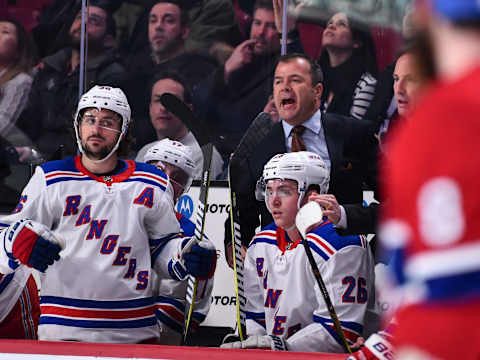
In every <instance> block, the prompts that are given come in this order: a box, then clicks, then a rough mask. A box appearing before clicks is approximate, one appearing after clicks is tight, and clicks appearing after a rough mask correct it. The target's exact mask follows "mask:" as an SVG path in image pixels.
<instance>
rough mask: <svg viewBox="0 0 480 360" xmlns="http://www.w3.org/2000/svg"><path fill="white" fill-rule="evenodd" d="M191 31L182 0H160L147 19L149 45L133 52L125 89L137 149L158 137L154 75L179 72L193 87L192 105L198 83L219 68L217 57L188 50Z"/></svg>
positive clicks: (195, 105) (190, 86)
mask: <svg viewBox="0 0 480 360" xmlns="http://www.w3.org/2000/svg"><path fill="white" fill-rule="evenodd" d="M189 33H190V20H189V17H188V12H187V10H186V8H185V7H184V6H183V3H182V2H181V1H178V0H158V1H155V2H154V3H153V5H152V6H151V8H150V11H149V20H148V39H149V47H147V48H144V49H142V50H140V51H139V52H138V53H132V54H130V55H131V57H130V59H129V61H128V71H129V80H128V85H127V87H126V90H127V96H128V99H129V101H130V103H131V104H132V108H133V116H134V117H135V121H136V126H135V129H134V134H135V138H136V143H135V150H136V151H138V150H140V148H142V147H143V146H144V145H145V144H148V143H150V142H152V141H155V140H156V137H157V135H156V132H155V129H154V128H153V126H152V124H151V122H150V118H149V105H150V95H151V93H150V91H151V87H150V86H149V84H150V82H151V79H152V77H153V76H154V75H155V74H158V73H164V72H176V73H178V74H180V75H181V76H182V78H184V79H186V81H187V86H188V87H189V88H190V89H191V90H192V95H193V100H194V101H193V106H194V107H195V108H197V107H198V103H197V102H196V100H197V99H198V97H199V96H198V94H197V91H198V84H199V82H200V81H201V80H202V79H204V78H206V77H207V76H208V75H209V74H211V73H212V72H213V71H214V70H215V68H216V62H215V60H214V59H212V58H209V57H208V56H205V55H202V54H199V53H194V52H187V51H186V49H185V41H186V39H187V37H188V36H189Z"/></svg>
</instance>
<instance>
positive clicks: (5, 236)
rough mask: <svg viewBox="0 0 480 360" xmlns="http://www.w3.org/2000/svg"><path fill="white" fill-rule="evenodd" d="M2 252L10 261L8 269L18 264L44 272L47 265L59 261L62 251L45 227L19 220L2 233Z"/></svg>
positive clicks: (33, 222)
mask: <svg viewBox="0 0 480 360" xmlns="http://www.w3.org/2000/svg"><path fill="white" fill-rule="evenodd" d="M1 242H2V245H3V250H4V251H5V253H6V254H7V256H8V257H9V258H10V259H11V260H12V261H11V264H10V267H11V268H14V267H15V264H16V265H18V262H20V263H22V264H25V265H27V266H29V267H32V268H34V269H37V270H39V271H42V272H44V271H45V270H46V269H47V267H48V266H49V265H52V264H53V262H54V261H56V260H59V259H60V255H59V252H60V251H61V250H62V249H61V247H60V246H59V245H58V244H57V242H58V241H57V239H56V238H55V236H54V235H53V233H52V232H51V231H50V229H48V228H47V227H46V226H45V225H43V224H40V223H37V222H35V221H32V220H26V219H23V220H20V221H17V222H16V223H13V224H11V225H10V226H9V227H8V228H6V229H5V230H4V231H3V232H2V238H1Z"/></svg>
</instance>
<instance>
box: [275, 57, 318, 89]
mask: <svg viewBox="0 0 480 360" xmlns="http://www.w3.org/2000/svg"><path fill="white" fill-rule="evenodd" d="M295 59H304V60H306V61H307V62H308V63H309V64H310V77H311V78H312V85H317V84H318V83H322V82H323V72H322V69H321V68H320V66H319V65H318V64H317V63H316V62H315V61H313V60H312V58H311V57H310V56H308V55H305V54H301V53H291V54H287V55H282V56H280V58H279V59H278V62H277V66H278V64H280V63H288V62H291V61H293V60H295Z"/></svg>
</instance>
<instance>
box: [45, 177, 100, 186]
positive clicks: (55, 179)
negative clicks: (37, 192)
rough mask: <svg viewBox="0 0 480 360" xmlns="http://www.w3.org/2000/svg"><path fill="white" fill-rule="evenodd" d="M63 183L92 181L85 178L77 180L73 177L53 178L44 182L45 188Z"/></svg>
mask: <svg viewBox="0 0 480 360" xmlns="http://www.w3.org/2000/svg"><path fill="white" fill-rule="evenodd" d="M63 181H94V180H93V179H92V178H90V177H88V176H85V177H79V178H74V177H71V176H69V177H66V176H62V177H54V178H51V179H49V180H47V181H46V184H47V186H49V185H52V184H56V183H58V182H63Z"/></svg>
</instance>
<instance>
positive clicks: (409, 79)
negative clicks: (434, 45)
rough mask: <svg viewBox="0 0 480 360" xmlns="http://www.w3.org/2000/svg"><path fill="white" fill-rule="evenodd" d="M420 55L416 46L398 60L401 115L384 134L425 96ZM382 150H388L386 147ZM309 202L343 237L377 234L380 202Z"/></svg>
mask: <svg viewBox="0 0 480 360" xmlns="http://www.w3.org/2000/svg"><path fill="white" fill-rule="evenodd" d="M417 52H418V49H417V48H416V47H413V46H410V47H407V48H405V49H404V50H403V51H402V53H401V54H400V56H399V57H398V58H397V60H396V61H395V70H394V72H393V92H394V97H393V98H394V99H396V105H397V108H398V112H397V111H395V113H394V115H393V116H392V118H391V119H387V121H386V123H385V126H384V128H383V131H384V132H383V133H385V132H387V129H388V131H391V130H390V127H389V125H390V126H392V125H393V127H396V126H398V124H401V123H402V122H403V121H404V120H405V118H406V117H407V116H408V114H409V113H410V112H411V111H412V108H413V107H414V106H415V104H416V103H417V102H418V101H419V99H420V97H421V92H422V90H423V85H424V84H425V81H426V80H425V78H424V77H423V76H422V74H421V72H420V71H419V68H418V65H416V58H417ZM378 140H380V138H378ZM380 145H381V143H380ZM380 149H381V150H385V149H384V148H383V147H380ZM387 151H388V150H387ZM380 155H381V154H380ZM379 195H381V194H376V197H377V199H378V200H383V199H381V198H379ZM309 200H310V201H317V202H318V203H319V204H320V205H321V206H322V207H323V208H324V209H325V210H324V212H323V214H324V215H325V216H328V218H329V219H330V221H331V222H332V223H333V224H334V225H335V227H336V228H337V231H338V232H339V233H340V234H342V235H343V234H369V233H371V234H373V233H376V231H377V222H378V209H379V205H378V204H376V203H371V204H370V205H368V206H363V204H362V203H358V204H344V205H340V204H339V203H338V202H337V200H336V198H335V196H334V195H332V194H325V195H323V194H322V195H317V194H314V195H312V196H311V197H310V198H309Z"/></svg>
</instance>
